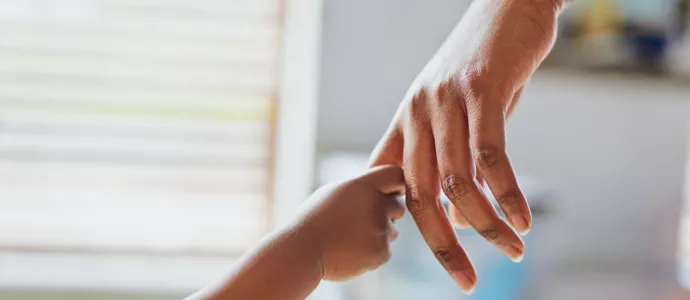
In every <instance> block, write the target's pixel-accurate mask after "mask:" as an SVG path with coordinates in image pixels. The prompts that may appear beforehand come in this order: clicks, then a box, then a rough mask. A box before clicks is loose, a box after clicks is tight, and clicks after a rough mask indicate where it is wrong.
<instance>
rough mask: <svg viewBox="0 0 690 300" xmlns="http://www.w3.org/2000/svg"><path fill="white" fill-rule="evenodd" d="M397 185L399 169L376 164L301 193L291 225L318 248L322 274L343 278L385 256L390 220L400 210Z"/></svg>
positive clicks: (391, 235)
mask: <svg viewBox="0 0 690 300" xmlns="http://www.w3.org/2000/svg"><path fill="white" fill-rule="evenodd" d="M403 191H404V180H403V171H402V169H400V168H399V167H397V166H382V167H377V168H374V169H371V170H370V171H368V172H367V173H365V174H363V175H361V176H359V177H356V178H354V179H351V180H348V181H345V182H342V183H339V184H331V185H327V186H324V187H322V188H320V189H319V190H317V191H316V192H315V193H314V194H313V195H312V196H311V197H309V199H307V201H306V202H305V210H304V211H303V214H302V215H301V216H300V218H299V219H298V224H297V226H296V230H299V231H303V232H304V233H306V234H307V235H308V236H309V237H310V239H309V240H310V241H312V243H313V247H315V248H316V252H317V253H319V254H320V262H321V267H322V270H323V274H322V279H326V280H335V281H340V280H347V279H350V278H353V277H355V276H358V275H360V274H362V273H364V272H367V271H370V270H374V269H376V268H378V267H379V266H381V265H382V264H384V263H386V262H387V261H388V259H389V258H390V256H391V252H390V245H389V243H390V242H391V241H393V240H394V239H395V238H396V237H397V235H398V232H397V230H396V229H395V225H394V224H393V223H394V221H395V220H398V219H400V218H401V217H402V216H403V215H404V213H405V207H404V205H403V204H402V203H401V202H400V201H399V200H398V199H397V197H396V196H395V195H396V194H402V193H403Z"/></svg>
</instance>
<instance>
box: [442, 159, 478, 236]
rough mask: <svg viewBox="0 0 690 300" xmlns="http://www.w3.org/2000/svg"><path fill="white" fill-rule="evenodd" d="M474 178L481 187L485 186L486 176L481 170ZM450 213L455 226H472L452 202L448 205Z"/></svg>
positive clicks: (460, 227)
mask: <svg viewBox="0 0 690 300" xmlns="http://www.w3.org/2000/svg"><path fill="white" fill-rule="evenodd" d="M474 178H476V179H477V183H478V184H479V186H480V187H482V188H483V187H484V176H482V174H481V172H479V171H476V175H475V176H474ZM448 215H450V221H451V222H452V223H453V225H455V227H458V228H459V229H465V228H468V227H470V223H469V222H468V221H467V219H465V217H464V216H463V215H462V212H460V210H459V209H458V208H457V207H455V205H453V203H451V204H450V205H448Z"/></svg>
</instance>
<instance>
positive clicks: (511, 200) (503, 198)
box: [496, 189, 519, 206]
mask: <svg viewBox="0 0 690 300" xmlns="http://www.w3.org/2000/svg"><path fill="white" fill-rule="evenodd" d="M518 199H519V192H518V190H517V189H511V190H510V191H509V192H507V193H505V194H503V195H500V196H498V197H496V202H498V204H500V205H501V206H514V205H515V204H517V203H518Z"/></svg>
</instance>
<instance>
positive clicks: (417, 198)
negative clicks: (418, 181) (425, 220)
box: [405, 187, 426, 217]
mask: <svg viewBox="0 0 690 300" xmlns="http://www.w3.org/2000/svg"><path fill="white" fill-rule="evenodd" d="M405 198H406V199H405V206H407V209H408V210H409V211H410V214H412V215H413V216H415V217H416V216H417V215H419V214H421V213H423V212H424V210H425V209H426V207H425V206H426V205H425V202H424V197H423V196H422V195H421V193H420V192H419V189H417V188H414V187H410V188H408V193H407V196H406V197H405Z"/></svg>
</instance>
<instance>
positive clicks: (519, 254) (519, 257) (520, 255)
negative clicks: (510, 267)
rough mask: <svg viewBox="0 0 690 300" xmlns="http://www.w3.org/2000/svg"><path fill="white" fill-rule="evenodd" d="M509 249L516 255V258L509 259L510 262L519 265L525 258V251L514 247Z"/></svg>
mask: <svg viewBox="0 0 690 300" xmlns="http://www.w3.org/2000/svg"><path fill="white" fill-rule="evenodd" d="M510 248H511V249H512V250H513V251H514V252H515V253H517V255H516V256H511V257H510V260H512V261H513V262H516V263H519V262H521V261H522V260H523V259H524V258H525V251H524V250H523V249H520V248H518V247H515V246H510Z"/></svg>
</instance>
